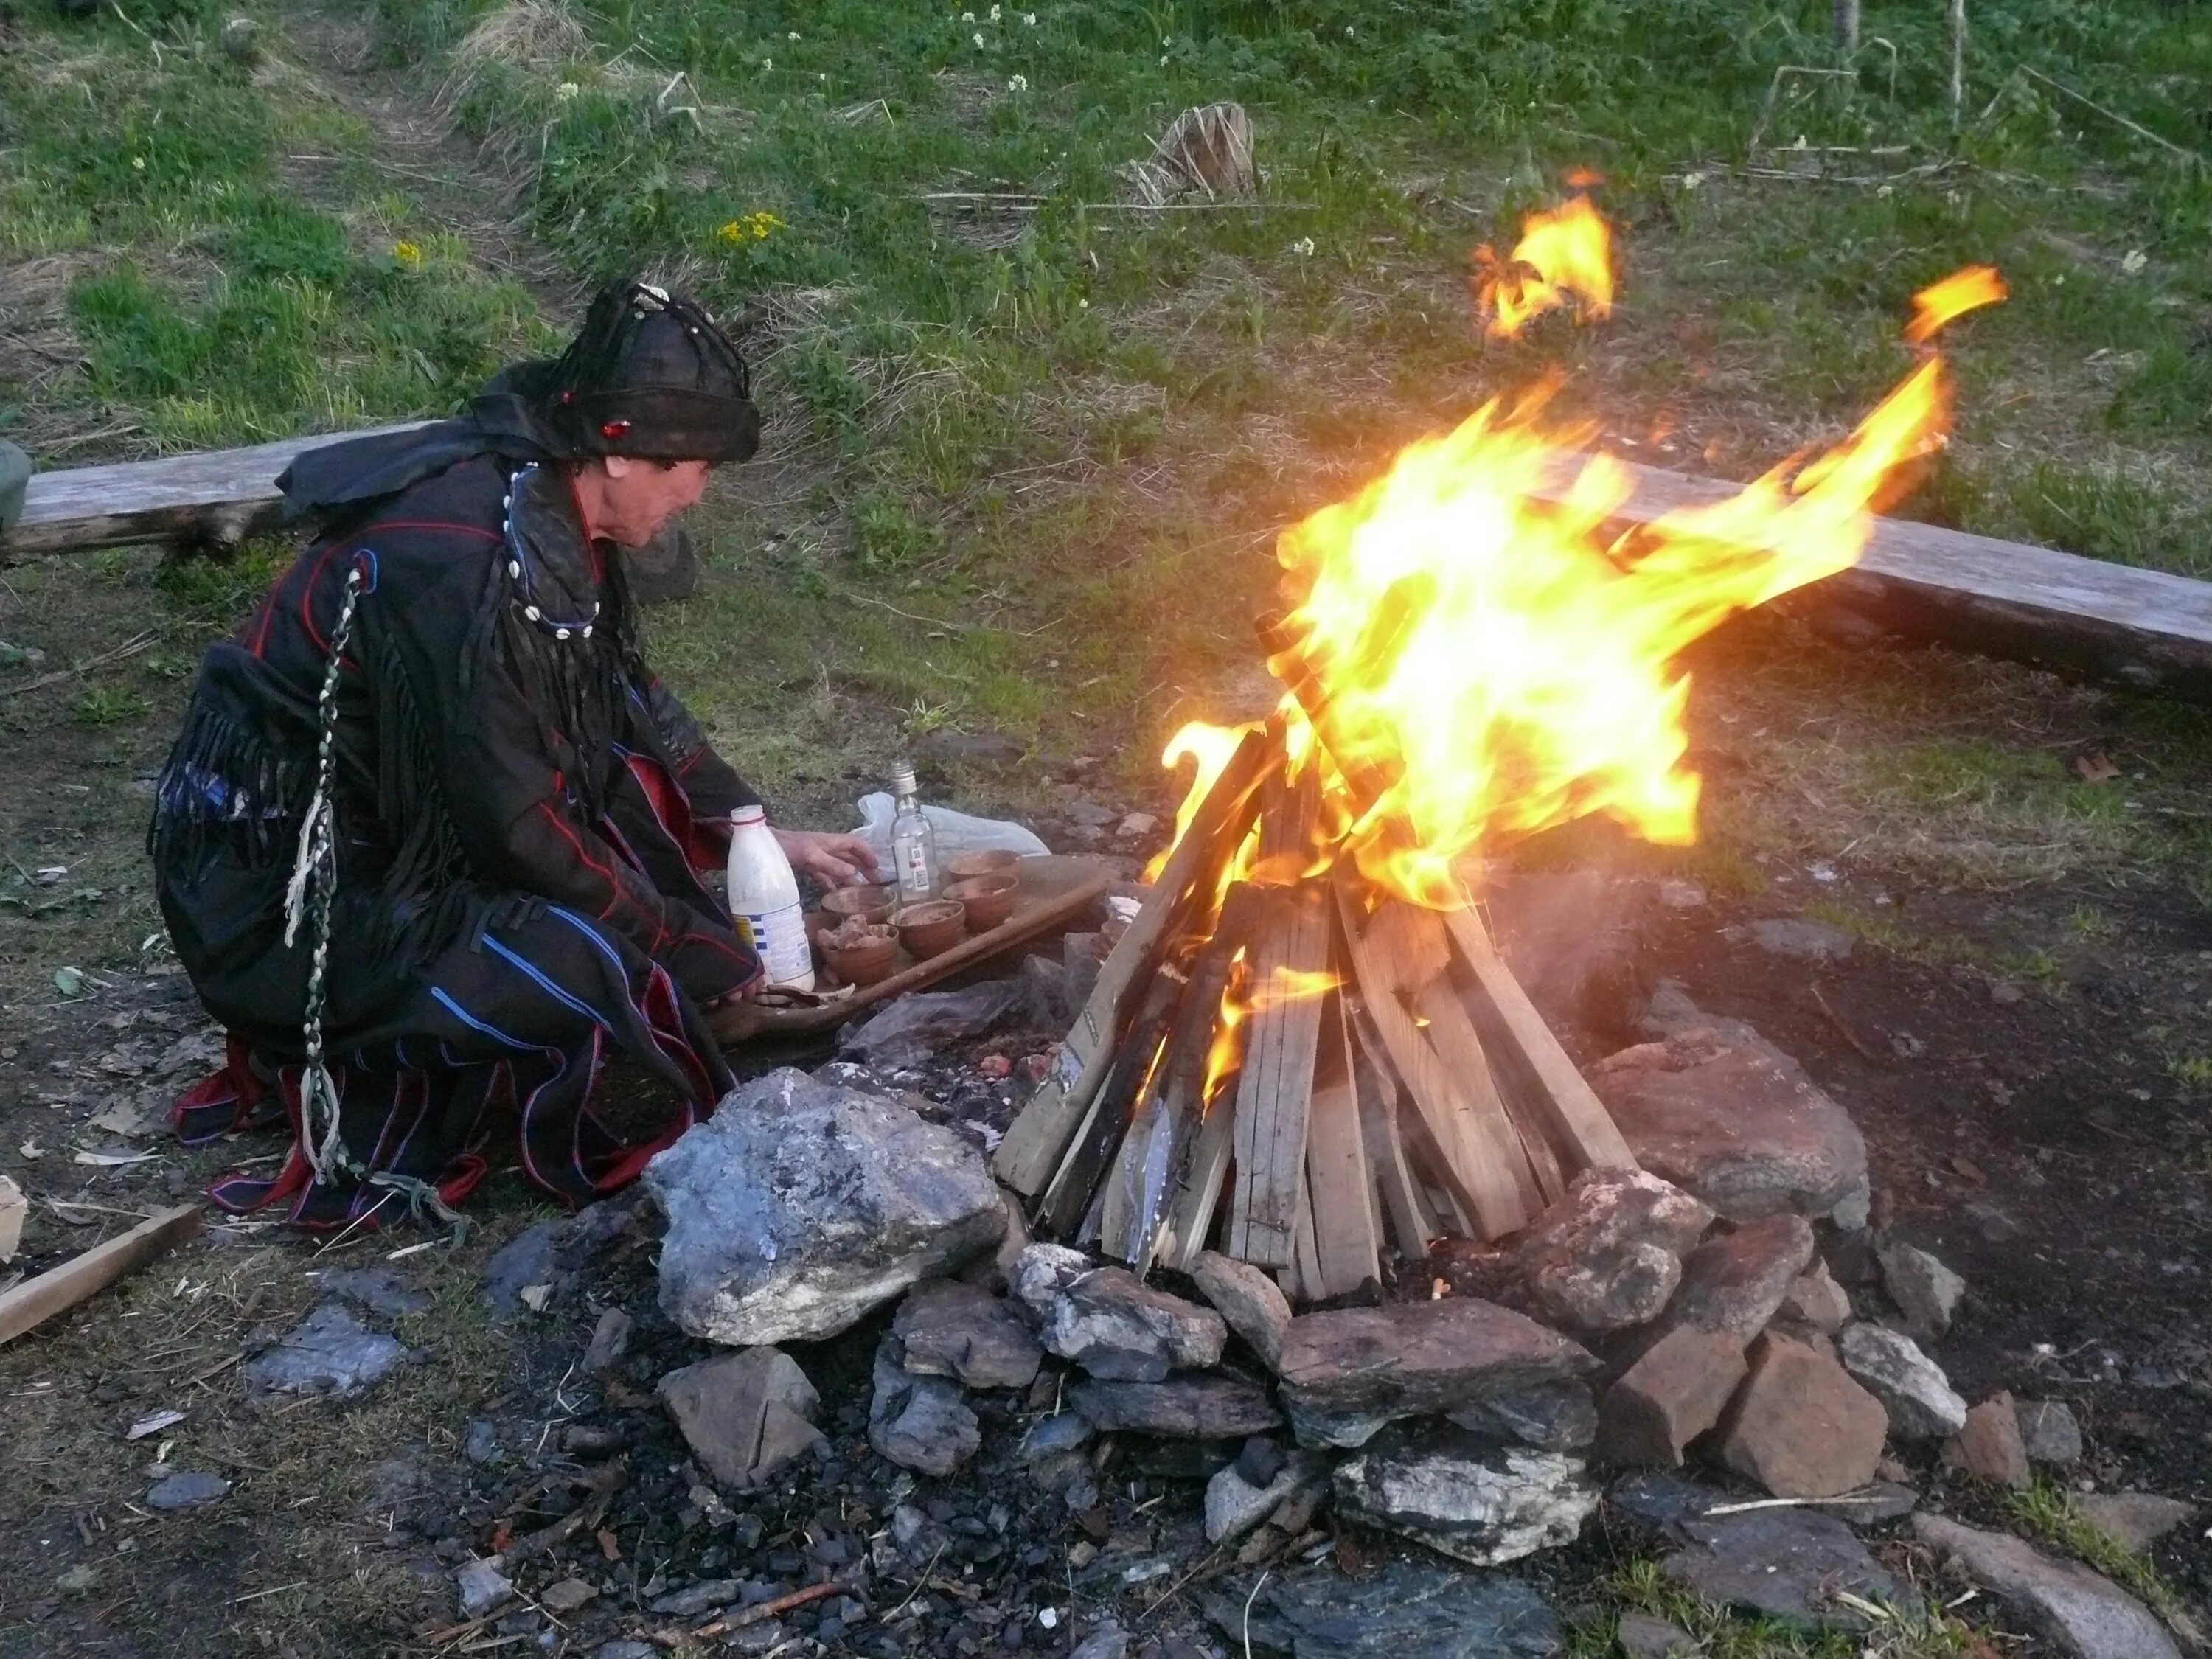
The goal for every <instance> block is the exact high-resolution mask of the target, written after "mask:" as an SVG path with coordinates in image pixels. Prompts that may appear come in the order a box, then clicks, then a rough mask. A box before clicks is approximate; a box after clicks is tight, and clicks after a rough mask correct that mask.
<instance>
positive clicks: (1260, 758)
mask: <svg viewBox="0 0 2212 1659" xmlns="http://www.w3.org/2000/svg"><path fill="white" fill-rule="evenodd" d="M1281 763H1282V736H1281V732H1279V730H1278V729H1277V727H1276V726H1273V724H1270V725H1269V726H1266V727H1264V728H1262V729H1261V730H1259V731H1254V732H1246V733H1245V735H1244V739H1243V742H1242V743H1240V744H1237V752H1236V753H1235V754H1233V755H1232V756H1231V757H1230V759H1229V763H1228V764H1227V765H1226V766H1225V767H1224V768H1223V769H1222V770H1221V775H1220V776H1219V777H1218V778H1216V779H1215V780H1214V783H1213V787H1212V790H1210V791H1209V792H1208V793H1207V794H1206V799H1205V801H1204V802H1203V803H1201V804H1200V807H1199V809H1198V811H1197V813H1196V815H1195V816H1194V817H1193V818H1192V819H1191V822H1190V827H1189V829H1188V830H1187V831H1186V832H1185V833H1184V835H1183V836H1182V839H1181V840H1179V841H1178V842H1176V848H1175V851H1174V852H1173V853H1171V854H1169V856H1168V861H1167V865H1166V867H1165V868H1164V869H1163V870H1162V871H1161V872H1160V878H1159V880H1158V882H1157V883H1155V884H1154V885H1153V887H1152V896H1151V897H1150V898H1148V899H1146V901H1145V905H1144V908H1142V909H1140V910H1139V911H1138V913H1137V919H1136V920H1135V921H1133V922H1131V923H1130V924H1129V927H1128V930H1127V932H1125V933H1123V934H1122V935H1121V940H1120V942H1119V943H1117V944H1116V945H1115V946H1114V950H1113V952H1112V954H1111V955H1109V957H1107V958H1106V963H1105V966H1104V967H1103V968H1102V969H1099V973H1098V983H1097V986H1095V987H1093V988H1092V990H1091V997H1090V1000H1088V1001H1087V1002H1085V1004H1084V1006H1083V1012H1081V1013H1080V1014H1079V1015H1078V1016H1077V1017H1076V1021H1075V1024H1074V1026H1073V1028H1072V1029H1071V1030H1069V1032H1068V1034H1067V1040H1066V1042H1063V1043H1061V1044H1060V1054H1059V1056H1058V1058H1057V1059H1056V1060H1054V1064H1053V1069H1052V1073H1051V1074H1050V1075H1049V1076H1048V1077H1047V1078H1046V1079H1045V1080H1044V1081H1043V1082H1042V1083H1041V1084H1039V1085H1037V1091H1036V1093H1035V1094H1034V1095H1032V1096H1030V1101H1029V1103H1028V1104H1027V1105H1026V1106H1024V1108H1023V1109H1022V1111H1021V1115H1019V1116H1018V1117H1017V1118H1016V1119H1015V1120H1014V1121H1013V1123H1012V1126H1011V1127H1009V1128H1008V1129H1007V1131H1006V1139H1003V1140H1001V1141H1000V1143H999V1150H998V1152H997V1153H996V1154H995V1155H994V1158H993V1159H992V1168H993V1169H994V1170H995V1171H996V1172H997V1174H998V1177H999V1179H1000V1181H1002V1182H1006V1185H1007V1186H1009V1187H1011V1188H1013V1189H1014V1190H1015V1191H1016V1192H1018V1193H1019V1194H1022V1196H1023V1197H1024V1198H1030V1197H1034V1196H1035V1195H1036V1193H1037V1192H1038V1191H1039V1189H1041V1188H1042V1187H1043V1186H1044V1184H1045V1183H1046V1182H1048V1181H1050V1180H1051V1179H1052V1176H1053V1174H1054V1171H1055V1170H1058V1169H1059V1168H1060V1159H1061V1158H1062V1156H1063V1155H1064V1154H1065V1153H1066V1151H1067V1146H1068V1143H1069V1141H1071V1140H1072V1139H1074V1137H1075V1133H1076V1131H1077V1129H1078V1128H1079V1127H1080V1126H1081V1125H1082V1123H1083V1121H1084V1119H1085V1114H1086V1113H1087V1111H1088V1110H1089V1109H1090V1107H1091V1104H1092V1103H1093V1101H1094V1099H1095V1097H1097V1092H1098V1087H1099V1085H1101V1084H1102V1083H1103V1082H1104V1081H1105V1080H1106V1071H1107V1068H1108V1067H1109V1066H1110V1065H1112V1064H1113V1060H1114V1044H1115V1040H1116V1039H1117V1038H1118V1037H1119V1036H1121V1034H1122V1025H1123V1021H1122V1018H1121V1011H1122V1003H1123V1001H1124V1000H1125V999H1126V997H1127V994H1128V993H1129V991H1130V989H1131V988H1132V987H1140V986H1142V985H1145V984H1147V983H1149V981H1151V979H1152V975H1154V974H1155V973H1157V972H1158V970H1159V964H1160V960H1161V957H1163V956H1164V954H1165V952H1166V950H1167V947H1168V946H1169V945H1170V944H1171V943H1172V942H1173V940H1172V939H1171V938H1170V933H1171V924H1173V923H1175V922H1177V921H1182V920H1184V919H1185V918H1186V917H1187V915H1188V910H1189V908H1190V904H1191V902H1192V899H1193V896H1194V893H1195V891H1196V887H1197V884H1198V883H1199V882H1200V881H1201V880H1204V881H1208V882H1211V881H1212V880H1214V879H1216V878H1218V872H1220V870H1221V868H1222V866H1223V861H1224V860H1226V859H1227V858H1229V857H1230V856H1231V854H1234V852H1235V851H1236V848H1237V843H1238V842H1241V841H1243V838H1244V836H1245V834H1246V832H1247V831H1248V829H1249V827H1250V824H1251V822H1252V811H1253V810H1255V809H1253V807H1252V798H1253V796H1254V794H1255V793H1256V792H1257V791H1258V789H1259V787H1260V783H1261V780H1262V779H1263V778H1265V777H1267V775H1269V774H1270V773H1272V772H1273V771H1274V770H1275V769H1277V768H1279V766H1280V765H1281ZM1211 897H1212V891H1211V889H1209V890H1207V892H1206V898H1207V899H1208V900H1209V901H1210V900H1211Z"/></svg>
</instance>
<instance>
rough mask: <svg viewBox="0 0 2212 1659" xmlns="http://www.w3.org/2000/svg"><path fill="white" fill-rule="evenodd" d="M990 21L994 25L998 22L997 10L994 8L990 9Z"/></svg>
mask: <svg viewBox="0 0 2212 1659" xmlns="http://www.w3.org/2000/svg"><path fill="white" fill-rule="evenodd" d="M991 21H993V22H994V23H995V22H997V21H999V9H998V8H997V7H996V6H994V7H992V8H991Z"/></svg>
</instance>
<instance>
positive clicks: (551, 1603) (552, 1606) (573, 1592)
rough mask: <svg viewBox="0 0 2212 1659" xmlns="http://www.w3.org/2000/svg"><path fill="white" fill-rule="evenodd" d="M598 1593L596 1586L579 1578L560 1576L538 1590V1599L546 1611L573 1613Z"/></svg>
mask: <svg viewBox="0 0 2212 1659" xmlns="http://www.w3.org/2000/svg"><path fill="white" fill-rule="evenodd" d="M598 1594H599V1589H597V1587H596V1586H594V1585H592V1584H588V1583H585V1582H584V1580H582V1579H580V1578H562V1579H558V1580H556V1581H555V1582H554V1583H550V1584H548V1585H547V1586H546V1587H545V1588H544V1589H542V1590H540V1591H539V1592H538V1605H539V1606H541V1607H544V1609H545V1611H546V1612H548V1613H574V1612H575V1611H576V1609H577V1608H579V1607H582V1606H583V1605H584V1604H585V1603H586V1601H590V1600H592V1597H594V1596H596V1595H598Z"/></svg>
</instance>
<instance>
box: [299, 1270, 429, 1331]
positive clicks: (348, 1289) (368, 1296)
mask: <svg viewBox="0 0 2212 1659" xmlns="http://www.w3.org/2000/svg"><path fill="white" fill-rule="evenodd" d="M314 1277H315V1278H316V1279H318V1280H319V1282H320V1283H321V1285H322V1287H323V1288H324V1289H325V1290H326V1291H330V1292H331V1295H333V1296H337V1297H343V1298H344V1299H345V1300H346V1301H348V1302H350V1303H352V1304H354V1306H356V1307H357V1308H359V1309H360V1310H362V1312H364V1313H371V1314H374V1315H376V1316H378V1317H379V1318H382V1319H404V1318H406V1317H408V1316H410V1315H413V1314H420V1313H428V1312H429V1310H430V1293H429V1292H428V1291H426V1290H423V1289H422V1287H421V1286H420V1285H411V1284H410V1283H409V1282H408V1281H407V1280H406V1279H404V1278H402V1277H401V1276H400V1275H399V1273H398V1272H397V1271H395V1270H394V1269H392V1268H390V1267H336V1268H331V1269H328V1270H326V1271H325V1272H323V1273H317V1274H316V1275H314Z"/></svg>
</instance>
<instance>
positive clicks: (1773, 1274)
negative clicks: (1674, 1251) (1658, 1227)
mask: <svg viewBox="0 0 2212 1659" xmlns="http://www.w3.org/2000/svg"><path fill="white" fill-rule="evenodd" d="M1812 1259H1813V1229H1812V1226H1811V1225H1810V1224H1809V1223H1808V1222H1807V1221H1806V1219H1805V1218H1804V1217H1802V1216H1800V1215H1773V1216H1765V1217H1762V1218H1760V1219H1759V1220H1757V1221H1747V1222H1746V1223H1744V1224H1743V1225H1741V1226H1740V1227H1738V1228H1737V1229H1736V1230H1735V1231H1734V1232H1732V1233H1727V1234H1723V1236H1722V1237H1718V1238H1711V1239H1707V1240H1706V1241H1705V1243H1703V1244H1700V1245H1699V1246H1698V1248H1697V1249H1694V1250H1692V1251H1691V1252H1690V1255H1689V1259H1688V1260H1687V1261H1685V1262H1683V1264H1682V1286H1681V1288H1680V1290H1679V1291H1676V1292H1675V1293H1674V1302H1673V1303H1672V1304H1670V1305H1669V1306H1668V1310H1667V1322H1668V1324H1669V1325H1672V1326H1681V1325H1688V1326H1692V1327H1694V1328H1697V1329H1699V1330H1706V1331H1725V1332H1727V1333H1728V1334H1729V1335H1731V1336H1733V1337H1735V1339H1736V1340H1738V1341H1739V1342H1748V1341H1750V1340H1752V1338H1753V1337H1754V1336H1757V1335H1758V1334H1759V1332H1761V1331H1762V1330H1765V1328H1766V1325H1767V1322H1768V1321H1769V1320H1771V1319H1772V1318H1773V1317H1774V1316H1775V1313H1776V1311H1777V1310H1778V1309H1779V1308H1780V1307H1781V1306H1782V1299H1783V1298H1784V1297H1786V1296H1788V1295H1789V1294H1790V1285H1793V1284H1795V1283H1796V1280H1797V1277H1798V1275H1799V1274H1801V1273H1803V1272H1804V1271H1805V1265H1806V1263H1807V1262H1808V1261H1811V1260H1812Z"/></svg>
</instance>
